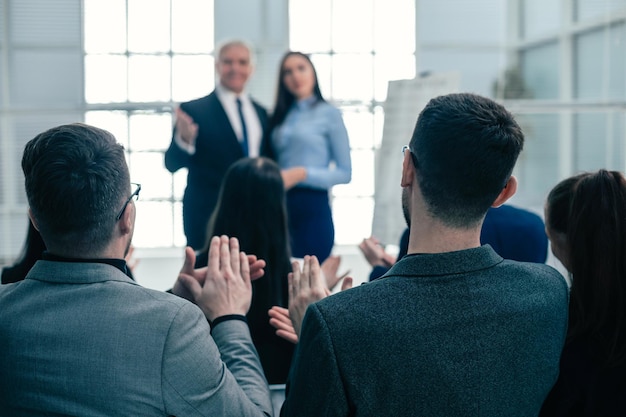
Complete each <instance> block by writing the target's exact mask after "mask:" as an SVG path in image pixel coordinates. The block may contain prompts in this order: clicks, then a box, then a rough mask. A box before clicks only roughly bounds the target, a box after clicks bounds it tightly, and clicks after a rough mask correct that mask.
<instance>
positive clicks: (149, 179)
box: [129, 152, 172, 226]
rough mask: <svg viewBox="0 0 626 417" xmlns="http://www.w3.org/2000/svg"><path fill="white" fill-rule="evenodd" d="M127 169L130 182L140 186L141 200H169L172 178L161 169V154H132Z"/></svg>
mask: <svg viewBox="0 0 626 417" xmlns="http://www.w3.org/2000/svg"><path fill="white" fill-rule="evenodd" d="M129 168H130V179H131V181H133V182H138V183H140V184H141V199H143V200H150V199H168V198H169V196H170V194H171V192H172V176H171V175H170V174H169V172H167V170H166V169H165V168H164V167H163V153H161V152H132V153H131V154H130V160H129ZM155 226H156V224H155Z"/></svg>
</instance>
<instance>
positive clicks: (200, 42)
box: [172, 0, 214, 53]
mask: <svg viewBox="0 0 626 417" xmlns="http://www.w3.org/2000/svg"><path fill="white" fill-rule="evenodd" d="M213 44H214V39H213V1H209V0H175V1H172V50H173V51H174V52H196V53H203V52H204V53H209V52H211V51H212V50H213Z"/></svg>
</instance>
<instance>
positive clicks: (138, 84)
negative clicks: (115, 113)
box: [128, 55, 171, 102]
mask: <svg viewBox="0 0 626 417" xmlns="http://www.w3.org/2000/svg"><path fill="white" fill-rule="evenodd" d="M170 73H171V71H170V59H169V57H167V56H142V55H139V56H131V57H130V58H129V59H128V79H129V83H128V99H129V100H130V101H138V102H142V101H143V102H150V101H169V100H170V81H171V79H170Z"/></svg>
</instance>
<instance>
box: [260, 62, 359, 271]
mask: <svg viewBox="0 0 626 417" xmlns="http://www.w3.org/2000/svg"><path fill="white" fill-rule="evenodd" d="M269 132H270V140H271V146H272V149H271V151H270V154H273V155H274V157H275V159H276V161H277V162H278V165H279V166H280V168H281V170H282V175H283V181H284V182H285V188H286V189H287V190H288V191H287V211H288V215H289V234H290V238H291V252H292V256H295V257H304V255H315V256H317V258H318V259H319V261H320V263H321V262H323V261H324V260H325V259H326V258H327V257H328V256H329V255H330V253H331V251H332V248H333V243H334V240H335V228H334V225H333V220H332V213H331V210H330V204H329V201H328V195H329V191H330V189H331V188H332V186H333V185H335V184H346V183H348V182H350V177H351V175H352V163H351V160H350V143H349V141H348V134H347V132H346V128H345V126H344V124H343V119H342V117H341V112H340V111H339V109H337V108H336V107H334V106H332V105H331V104H329V103H328V102H326V100H324V97H322V93H321V92H320V88H319V84H318V81H317V74H316V72H315V68H314V67H313V64H312V62H311V60H310V59H309V57H308V56H307V55H305V54H303V53H300V52H288V53H286V54H285V56H284V57H283V59H282V61H281V64H280V75H279V79H278V92H277V94H276V103H275V106H274V114H273V115H272V117H271V118H270V123H269Z"/></svg>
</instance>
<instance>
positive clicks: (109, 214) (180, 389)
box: [0, 124, 272, 417]
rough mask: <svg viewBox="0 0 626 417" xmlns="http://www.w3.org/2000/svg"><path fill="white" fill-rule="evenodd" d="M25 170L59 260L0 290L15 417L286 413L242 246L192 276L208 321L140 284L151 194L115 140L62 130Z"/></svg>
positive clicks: (226, 245) (0, 366) (1, 369)
mask: <svg viewBox="0 0 626 417" xmlns="http://www.w3.org/2000/svg"><path fill="white" fill-rule="evenodd" d="M22 169H23V171H24V177H25V180H26V195H27V196H28V203H29V216H30V218H31V220H32V223H33V225H34V226H35V227H36V228H37V229H38V230H39V231H40V233H41V236H42V238H43V240H44V242H45V244H46V247H47V248H48V252H45V253H44V255H43V259H42V260H38V261H37V263H35V265H34V266H33V268H32V269H31V270H30V271H29V272H28V275H27V276H26V278H25V279H24V280H22V281H20V282H17V283H13V284H5V285H0V315H1V316H2V317H3V318H4V319H5V320H2V321H0V352H2V354H0V375H1V377H0V415H1V416H41V415H55V416H61V415H63V416H65V415H68V416H69V415H72V416H165V415H167V416H170V415H176V416H207V415H216V414H217V415H221V416H226V415H229V416H233V417H235V416H237V417H239V416H259V417H260V416H265V417H267V416H269V415H271V414H272V407H271V402H270V393H269V387H268V386H267V382H266V381H265V377H264V375H263V369H262V368H261V364H260V362H259V359H258V355H257V352H256V350H255V348H254V345H253V344H252V339H251V337H250V331H249V329H248V326H247V324H246V323H245V314H246V313H247V311H248V309H249V307H250V300H251V297H252V290H251V284H250V275H251V272H250V271H251V269H250V267H249V265H248V262H249V261H248V259H246V257H245V254H243V253H241V252H240V251H239V244H238V242H237V241H236V239H231V240H230V241H229V239H228V238H227V237H225V236H222V237H215V238H213V239H212V241H211V247H210V249H209V265H208V268H207V269H204V270H196V271H194V270H193V268H192V267H185V268H183V270H182V271H181V277H179V281H181V280H182V284H183V285H184V284H185V283H186V282H189V281H190V280H191V281H192V282H191V284H192V285H191V286H189V287H187V290H186V291H180V290H181V289H182V287H181V283H180V282H178V281H177V284H176V285H175V288H174V290H173V292H174V293H176V294H180V295H181V296H182V295H186V296H188V297H189V298H194V299H199V300H202V301H203V302H204V303H205V304H204V305H203V307H202V308H203V310H200V309H199V308H198V307H197V306H194V305H193V304H191V303H189V302H188V301H187V300H185V299H183V298H180V297H177V296H175V295H172V294H168V293H165V292H161V291H155V290H151V289H148V288H143V287H141V286H140V285H138V284H137V283H136V282H135V281H133V280H132V279H131V278H130V277H129V275H128V266H127V265H126V262H125V261H124V256H125V255H126V254H127V253H128V249H129V247H130V243H131V239H132V236H133V230H134V225H135V213H136V212H135V204H134V197H136V196H138V195H139V190H140V189H141V187H140V186H139V185H138V184H135V185H133V186H132V188H131V183H130V178H129V172H128V166H127V165H126V160H125V157H124V148H123V147H122V146H121V145H120V144H118V143H117V142H116V141H115V138H114V137H113V136H112V135H111V134H110V133H109V132H106V131H104V130H102V129H98V128H95V127H92V126H87V125H84V124H71V125H64V126H59V127H56V128H52V129H50V130H48V131H46V132H43V133H41V134H40V135H38V136H37V137H35V138H34V139H33V140H31V141H30V142H28V144H27V145H26V148H25V150H24V156H23V158H22ZM187 256H193V251H192V250H191V249H190V248H188V249H187ZM188 265H193V260H192V259H191V260H190V259H188V260H187V263H186V266H188ZM200 278H201V279H200ZM197 279H199V280H200V281H201V282H203V285H200V284H199V283H198V282H196V280H197ZM176 288H178V290H176ZM203 313H204V314H203ZM209 323H211V326H212V327H211V328H209Z"/></svg>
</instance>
